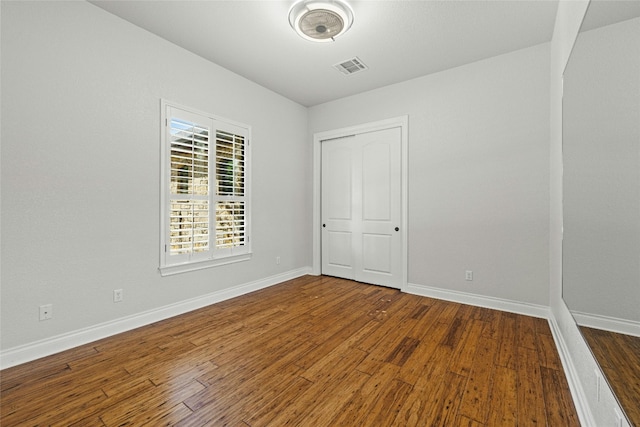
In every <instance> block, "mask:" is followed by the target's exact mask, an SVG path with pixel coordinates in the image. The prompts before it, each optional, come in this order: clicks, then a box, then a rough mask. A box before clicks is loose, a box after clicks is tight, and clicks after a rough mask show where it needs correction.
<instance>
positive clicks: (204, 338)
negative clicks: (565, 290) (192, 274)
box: [0, 276, 579, 427]
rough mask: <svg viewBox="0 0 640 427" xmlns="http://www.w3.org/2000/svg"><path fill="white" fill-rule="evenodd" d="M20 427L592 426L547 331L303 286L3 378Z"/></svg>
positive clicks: (440, 306) (384, 292) (429, 303)
mask: <svg viewBox="0 0 640 427" xmlns="http://www.w3.org/2000/svg"><path fill="white" fill-rule="evenodd" d="M0 424H1V425H2V426H4V427H10V426H32V425H33V426H36V425H38V426H44V425H51V426H72V425H77V426H125V425H130V426H141V425H149V426H159V425H171V426H198V427H199V426H243V427H257V426H278V427H279V426H429V427H431V426H447V427H449V426H470V427H482V426H534V425H535V426H544V425H546V426H553V427H555V426H563V427H567V426H578V425H579V422H578V417H577V414H576V411H575V408H574V406H573V402H572V399H571V395H570V392H569V388H568V386H567V382H566V378H565V376H564V372H563V371H562V367H561V364H560V360H559V357H558V353H557V351H556V347H555V344H554V342H553V337H552V336H551V331H550V330H549V326H548V323H547V322H546V321H545V320H543V319H536V318H532V317H527V316H521V315H516V314H511V313H506V312H500V311H495V310H489V309H484V308H479V307H473V306H468V305H463V304H457V303H451V302H445V301H440V300H435V299H431V298H425V297H419V296H415V295H409V294H403V293H401V292H399V291H397V290H394V289H389V288H384V287H378V286H372V285H365V284H361V283H357V282H352V281H349V280H342V279H336V278H331V277H325V276H319V277H315V276H305V277H301V278H298V279H295V280H290V281H287V282H284V283H281V284H278V285H276V286H272V287H269V288H267V289H263V290H260V291H257V292H253V293H251V294H248V295H243V296H241V297H238V298H234V299H230V300H227V301H224V302H221V303H218V304H214V305H212V306H209V307H206V308H203V309H200V310H197V311H193V312H190V313H187V314H184V315H181V316H177V317H174V318H172V319H168V320H164V321H162V322H158V323H155V324H152V325H149V326H146V327H143V328H139V329H136V330H133V331H129V332H126V333H123V334H119V335H116V336H113V337H110V338H106V339H103V340H100V341H96V342H94V343H91V344H88V345H84V346H81V347H78V348H75V349H72V350H69V351H65V352H62V353H59V354H56V355H53V356H49V357H46V358H43V359H40V360H36V361H33V362H30V363H26V364H23V365H20V366H16V367H13V368H9V369H6V370H3V371H2V372H0Z"/></svg>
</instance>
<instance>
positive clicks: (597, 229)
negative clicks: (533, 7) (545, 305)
mask: <svg viewBox="0 0 640 427" xmlns="http://www.w3.org/2000/svg"><path fill="white" fill-rule="evenodd" d="M564 76H565V77H564V98H563V153H564V156H563V160H564V188H563V195H564V247H563V279H564V280H563V297H564V300H565V301H566V303H567V305H568V306H569V308H570V309H571V310H576V311H579V312H581V313H583V314H594V315H601V316H607V317H612V318H618V319H625V320H632V321H636V322H638V321H640V309H639V307H640V286H638V284H639V283H640V190H639V189H640V103H639V102H638V99H639V94H640V77H639V76H640V18H636V19H632V20H628V21H624V22H621V23H618V24H614V25H608V26H606V27H602V28H598V29H595V30H591V31H586V32H582V33H580V35H579V37H578V41H577V43H576V45H575V48H574V49H573V52H572V53H571V58H570V61H569V65H568V66H567V69H566V70H565V74H564Z"/></svg>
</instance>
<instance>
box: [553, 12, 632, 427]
mask: <svg viewBox="0 0 640 427" xmlns="http://www.w3.org/2000/svg"><path fill="white" fill-rule="evenodd" d="M587 6H588V1H587V0H580V1H561V2H560V3H559V5H558V12H557V16H556V24H555V28H554V33H553V39H552V41H551V134H550V153H551V158H550V165H551V171H550V172H551V173H550V211H549V213H550V221H549V230H550V233H549V271H550V275H549V282H550V289H549V297H550V298H549V299H550V301H549V302H550V307H551V321H552V324H553V329H554V333H555V334H556V341H557V343H558V349H559V351H560V355H561V357H562V358H563V364H564V366H565V373H566V374H567V376H568V380H569V384H570V386H571V391H572V394H573V397H574V403H575V404H576V407H577V409H578V411H579V414H580V418H581V421H582V423H583V425H585V426H613V425H616V426H617V425H618V424H617V418H616V414H615V411H618V412H620V408H619V406H618V404H617V402H616V400H615V397H614V395H613V393H612V392H611V390H610V388H609V387H608V386H607V385H606V384H602V387H601V390H600V399H599V400H598V398H597V385H596V384H597V382H596V377H597V374H596V372H599V368H598V365H597V364H596V362H595V360H594V358H593V356H592V355H591V352H590V350H589V348H588V347H587V345H586V343H585V341H584V339H583V338H582V335H581V334H580V331H579V330H578V327H577V326H576V324H575V322H574V320H573V317H572V316H571V313H570V312H569V310H568V309H567V306H566V305H565V303H564V301H563V299H562V169H563V167H562V74H563V72H564V69H565V66H566V64H567V61H568V59H569V55H570V54H571V49H572V47H573V44H574V42H575V39H576V36H577V34H578V31H579V29H580V24H581V22H582V18H583V16H584V14H585V11H586V9H587ZM622 425H628V424H625V423H624V422H623V424H622Z"/></svg>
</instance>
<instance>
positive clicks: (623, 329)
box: [571, 311, 640, 337]
mask: <svg viewBox="0 0 640 427" xmlns="http://www.w3.org/2000/svg"><path fill="white" fill-rule="evenodd" d="M571 314H572V315H573V318H574V319H576V323H577V324H578V325H580V326H586V327H588V328H595V329H602V330H605V331H610V332H617V333H619V334H625V335H633V336H634V337H640V322H636V321H633V320H626V319H619V318H617V317H609V316H601V315H599V314H590V313H583V312H581V311H571Z"/></svg>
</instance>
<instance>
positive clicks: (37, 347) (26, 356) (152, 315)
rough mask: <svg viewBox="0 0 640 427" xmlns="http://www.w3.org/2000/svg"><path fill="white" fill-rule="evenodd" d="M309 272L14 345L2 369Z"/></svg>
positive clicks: (0, 356)
mask: <svg viewBox="0 0 640 427" xmlns="http://www.w3.org/2000/svg"><path fill="white" fill-rule="evenodd" d="M310 273H311V268H309V267H305V268H300V269H297V270H292V271H289V272H286V273H282V274H278V275H275V276H271V277H267V278H264V279H260V280H256V281H253V282H250V283H245V284H243V285H238V286H234V287H231V288H228V289H222V290H219V291H216V292H212V293H210V294H206V295H203V296H200V297H197V298H192V299H189V300H185V301H180V302H177V303H175V304H170V305H167V306H164V307H160V308H157V309H153V310H148V311H145V312H142V313H137V314H134V315H131V316H127V317H123V318H120V319H116V320H112V321H109V322H105V323H101V324H98V325H95V326H91V327H88V328H83V329H78V330H76V331H72V332H68V333H65V334H61V335H57V336H54V337H51V338H46V339H43V340H40V341H36V342H32V343H29V344H24V345H21V346H18V347H13V348H10V349H7V350H4V351H2V352H0V369H5V368H10V367H12V366H16V365H19V364H22V363H26V362H30V361H32V360H35V359H39V358H41V357H45V356H49V355H52V354H55V353H59V352H61V351H64V350H69V349H71V348H74V347H77V346H80V345H84V344H88V343H90V342H93V341H97V340H99V339H102V338H106V337H109V336H112V335H115V334H119V333H121V332H126V331H130V330H132V329H135V328H139V327H141V326H146V325H149V324H151V323H154V322H158V321H160V320H165V319H168V318H170V317H174V316H177V315H180V314H184V313H187V312H189V311H193V310H197V309H199V308H202V307H206V306H208V305H211V304H215V303H217V302H220V301H224V300H227V299H230V298H235V297H237V296H240V295H244V294H247V293H249V292H253V291H257V290H259V289H263V288H267V287H269V286H273V285H275V284H278V283H282V282H284V281H287V280H291V279H295V278H296V277H300V276H304V275H306V274H310Z"/></svg>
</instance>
